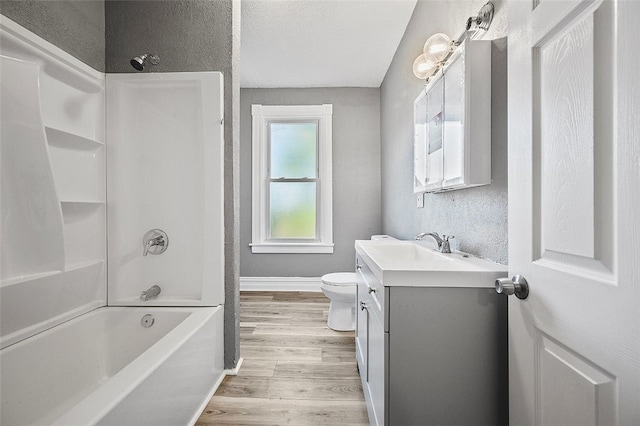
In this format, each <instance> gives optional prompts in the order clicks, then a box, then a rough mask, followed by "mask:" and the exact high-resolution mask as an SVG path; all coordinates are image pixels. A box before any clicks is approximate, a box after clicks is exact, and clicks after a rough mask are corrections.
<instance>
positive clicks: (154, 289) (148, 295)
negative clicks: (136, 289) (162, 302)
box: [140, 285, 161, 302]
mask: <svg viewBox="0 0 640 426" xmlns="http://www.w3.org/2000/svg"><path fill="white" fill-rule="evenodd" d="M160 291H161V290H160V286H158V285H153V286H151V287H150V288H149V290H145V291H143V292H142V293H140V300H142V301H143V302H146V301H148V300H149V299H153V298H154V297H158V295H159V294H160Z"/></svg>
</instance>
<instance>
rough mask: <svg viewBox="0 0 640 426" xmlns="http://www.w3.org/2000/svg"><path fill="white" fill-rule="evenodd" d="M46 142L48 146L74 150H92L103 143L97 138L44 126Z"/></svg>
mask: <svg viewBox="0 0 640 426" xmlns="http://www.w3.org/2000/svg"><path fill="white" fill-rule="evenodd" d="M45 130H46V132H47V142H48V144H49V145H50V146H56V147H59V148H66V149H76V150H82V151H85V150H89V151H90V150H94V149H97V148H100V147H101V146H103V145H104V144H103V143H102V142H100V141H98V140H95V139H90V138H86V137H84V136H80V135H77V134H75V133H72V132H68V131H66V130H61V129H57V128H55V127H50V126H45Z"/></svg>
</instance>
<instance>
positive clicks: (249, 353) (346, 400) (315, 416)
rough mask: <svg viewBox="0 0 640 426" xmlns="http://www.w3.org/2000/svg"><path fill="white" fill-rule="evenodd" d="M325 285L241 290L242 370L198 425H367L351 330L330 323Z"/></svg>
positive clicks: (230, 378) (229, 379)
mask: <svg viewBox="0 0 640 426" xmlns="http://www.w3.org/2000/svg"><path fill="white" fill-rule="evenodd" d="M328 309H329V299H327V298H326V297H324V295H323V294H322V293H315V294H314V293H303V292H286V293H273V292H250V293H247V292H242V293H241V294H240V354H241V356H242V357H243V358H244V362H243V364H242V366H241V368H240V371H239V372H238V375H237V376H227V377H226V378H225V379H224V381H223V383H222V384H221V385H220V387H219V388H218V390H217V391H216V394H215V395H214V396H213V398H211V400H210V401H209V403H208V405H207V407H206V408H205V410H204V411H203V413H202V414H201V416H200V418H199V420H198V422H197V423H196V424H197V425H201V426H202V425H214V424H215V425H283V424H294V425H366V424H368V417H367V411H366V407H365V404H364V396H363V393H362V387H361V382H360V378H359V376H358V371H357V368H356V362H355V339H354V335H355V333H354V332H337V331H334V330H331V329H329V328H328V327H327V315H328Z"/></svg>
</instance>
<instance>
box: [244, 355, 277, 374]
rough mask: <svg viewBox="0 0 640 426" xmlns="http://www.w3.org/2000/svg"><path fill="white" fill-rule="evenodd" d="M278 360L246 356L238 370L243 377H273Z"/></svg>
mask: <svg viewBox="0 0 640 426" xmlns="http://www.w3.org/2000/svg"><path fill="white" fill-rule="evenodd" d="M277 363H278V361H272V360H262V359H259V360H258V359H253V358H244V360H243V361H242V367H241V368H240V371H238V376H241V377H273V373H274V372H275V370H276V364H277Z"/></svg>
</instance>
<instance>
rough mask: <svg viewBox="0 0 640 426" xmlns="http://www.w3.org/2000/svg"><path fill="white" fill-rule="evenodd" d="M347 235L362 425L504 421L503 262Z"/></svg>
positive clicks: (427, 246) (421, 245) (424, 244)
mask: <svg viewBox="0 0 640 426" xmlns="http://www.w3.org/2000/svg"><path fill="white" fill-rule="evenodd" d="M464 256H465V255H463V254H462V253H459V252H457V253H452V254H441V253H438V252H435V251H433V250H432V249H431V248H430V243H429V242H413V241H368V240H367V241H356V271H357V273H356V280H357V284H358V285H357V303H358V306H357V310H358V314H357V328H356V357H357V361H358V368H359V370H360V377H361V380H362V387H363V391H364V395H365V400H366V404H367V411H368V414H369V421H370V423H371V424H372V425H383V424H384V425H405V424H421V425H436V424H437V425H447V424H450V425H498V424H507V423H508V394H507V387H508V375H507V374H508V371H507V370H508V368H507V366H508V364H507V362H508V360H507V346H506V345H507V337H506V331H507V330H506V326H507V304H506V298H503V297H500V295H498V294H497V293H496V292H495V289H494V281H495V280H496V279H497V278H499V277H501V276H503V275H505V274H506V272H507V269H506V267H504V266H502V265H498V264H495V263H492V262H488V261H486V260H482V259H478V258H473V257H464Z"/></svg>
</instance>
